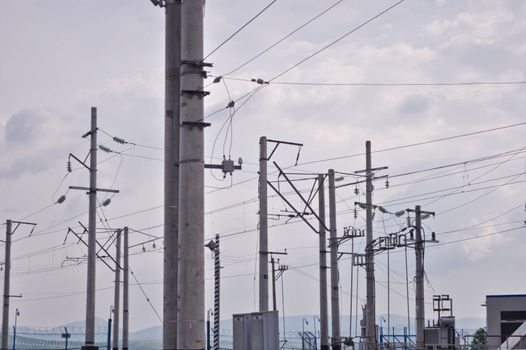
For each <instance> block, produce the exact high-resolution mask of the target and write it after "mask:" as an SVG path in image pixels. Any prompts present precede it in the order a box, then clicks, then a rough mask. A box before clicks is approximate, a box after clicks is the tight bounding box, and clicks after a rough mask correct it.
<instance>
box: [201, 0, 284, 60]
mask: <svg viewBox="0 0 526 350" xmlns="http://www.w3.org/2000/svg"><path fill="white" fill-rule="evenodd" d="M276 1H277V0H272V1H271V2H270V3H268V4H267V6H265V7H264V8H263V9H262V10H260V11H259V12H258V13H256V14H255V15H254V16H253V17H252V18H250V19H249V20H248V21H247V22H246V23H245V24H243V25H242V26H241V27H239V28H238V29H237V30H236V31H234V33H232V34H231V35H230V36H229V37H228V38H226V39H225V40H223V42H221V44H219V45H218V46H216V48H214V49H213V50H212V51H210V52H209V53H208V54H207V55H206V56H205V57H204V58H203V60H202V62H204V61H205V60H206V59H207V58H209V57H210V56H212V55H213V54H214V53H215V52H217V50H219V49H220V48H221V47H223V46H224V45H225V44H226V43H227V42H229V41H230V40H232V38H233V37H235V36H236V35H237V34H238V33H239V32H241V31H242V30H243V29H245V28H246V27H247V26H248V25H249V24H250V23H252V22H253V21H254V20H255V19H256V18H258V17H259V16H261V15H262V14H263V13H264V12H265V11H267V10H268V9H269V8H270V7H271V6H272V5H274V4H275V3H276Z"/></svg>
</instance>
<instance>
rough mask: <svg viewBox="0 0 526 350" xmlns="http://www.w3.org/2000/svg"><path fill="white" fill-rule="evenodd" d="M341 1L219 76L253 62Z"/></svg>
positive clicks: (339, 0) (339, 1) (341, 0)
mask: <svg viewBox="0 0 526 350" xmlns="http://www.w3.org/2000/svg"><path fill="white" fill-rule="evenodd" d="M342 2H343V0H338V1H336V2H335V3H333V4H332V5H331V6H329V7H327V8H326V9H324V10H323V11H322V12H320V13H318V14H317V15H316V16H314V17H312V18H311V19H309V20H308V21H307V22H305V23H303V24H302V25H300V26H299V27H297V28H296V29H294V30H293V31H291V32H290V33H288V34H287V35H285V36H284V37H282V38H281V39H279V40H278V41H276V42H275V43H273V44H272V45H270V46H269V47H267V48H266V49H264V50H263V51H261V52H259V53H258V54H257V55H255V56H253V57H252V58H249V59H248V60H246V61H245V62H243V63H241V64H240V65H239V66H237V67H236V68H234V69H232V70H231V71H230V72H228V73H226V74H223V75H222V76H221V77H225V76H227V75H231V74H234V73H235V72H237V71H239V70H240V69H241V68H243V67H245V66H246V65H247V64H249V63H251V62H253V61H254V60H256V59H257V58H259V57H261V56H262V55H264V54H265V53H267V52H268V51H270V50H272V49H273V48H274V47H276V46H277V45H279V44H280V43H282V42H283V41H285V40H286V39H288V38H290V37H291V36H292V35H294V34H296V33H297V32H298V31H300V30H301V29H303V28H305V27H306V26H307V25H309V24H311V23H312V22H314V21H315V20H317V19H318V18H320V17H322V16H323V15H325V14H326V13H327V12H329V11H330V10H332V9H333V8H335V7H336V6H338V5H339V4H340V3H342Z"/></svg>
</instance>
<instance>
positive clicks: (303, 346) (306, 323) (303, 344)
mask: <svg viewBox="0 0 526 350" xmlns="http://www.w3.org/2000/svg"><path fill="white" fill-rule="evenodd" d="M305 325H307V326H308V325H309V321H307V320H306V319H302V320H301V329H302V331H301V350H305Z"/></svg>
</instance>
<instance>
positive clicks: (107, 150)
mask: <svg viewBox="0 0 526 350" xmlns="http://www.w3.org/2000/svg"><path fill="white" fill-rule="evenodd" d="M99 149H100V150H101V151H102V152H106V153H112V152H113V151H112V150H111V149H109V148H108V147H106V146H103V145H99Z"/></svg>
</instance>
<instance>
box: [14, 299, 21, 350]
mask: <svg viewBox="0 0 526 350" xmlns="http://www.w3.org/2000/svg"><path fill="white" fill-rule="evenodd" d="M18 316H20V311H18V308H16V313H15V325H14V326H13V350H15V349H16V324H17V320H18Z"/></svg>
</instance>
